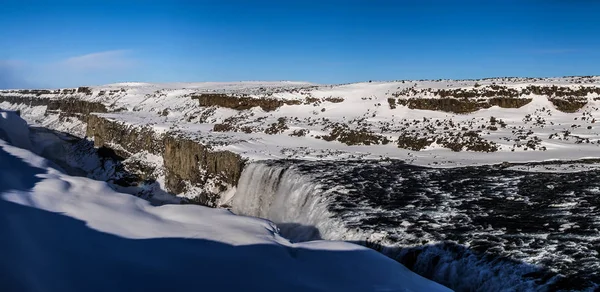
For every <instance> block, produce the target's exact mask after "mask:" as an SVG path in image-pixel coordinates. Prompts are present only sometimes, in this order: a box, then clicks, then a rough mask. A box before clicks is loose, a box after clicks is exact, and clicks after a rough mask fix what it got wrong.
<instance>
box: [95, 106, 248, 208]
mask: <svg viewBox="0 0 600 292" xmlns="http://www.w3.org/2000/svg"><path fill="white" fill-rule="evenodd" d="M87 135H88V136H90V137H94V145H95V146H96V147H99V148H100V147H107V148H111V149H113V150H114V151H115V152H116V153H117V154H118V155H119V156H121V157H129V156H131V155H132V154H135V153H137V152H139V151H148V152H149V153H152V154H155V155H162V157H163V163H164V167H165V184H166V185H165V186H166V188H167V190H168V191H169V192H172V193H175V194H180V193H184V192H187V191H189V187H199V188H203V189H204V191H203V192H202V193H200V194H198V197H197V198H195V199H194V202H196V203H199V204H202V205H207V206H216V204H217V200H218V198H219V197H218V193H220V192H223V191H225V190H226V189H227V187H228V186H235V185H237V182H238V180H239V178H240V175H241V172H242V170H243V168H244V164H245V160H244V159H243V158H242V157H241V156H240V155H237V154H235V153H233V152H229V151H214V150H212V149H211V148H210V147H206V146H205V145H202V144H201V143H199V142H196V141H193V140H189V139H187V138H182V137H178V136H176V135H175V134H171V133H166V134H163V135H157V134H156V133H155V132H153V131H152V130H151V129H150V128H144V127H136V126H131V125H127V124H124V123H120V122H117V121H113V120H111V119H109V118H106V117H102V116H101V115H94V114H92V115H89V118H88V127H87ZM207 184H212V190H210V191H208V190H206V188H204V186H206V185H207Z"/></svg>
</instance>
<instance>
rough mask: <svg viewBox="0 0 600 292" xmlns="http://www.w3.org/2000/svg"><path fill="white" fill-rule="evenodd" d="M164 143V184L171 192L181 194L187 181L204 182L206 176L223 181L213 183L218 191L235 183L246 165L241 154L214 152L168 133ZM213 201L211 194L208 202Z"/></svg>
mask: <svg viewBox="0 0 600 292" xmlns="http://www.w3.org/2000/svg"><path fill="white" fill-rule="evenodd" d="M163 142H164V148H165V150H164V153H163V159H164V165H165V170H166V186H167V188H168V189H169V190H170V191H172V192H174V193H180V192H183V191H185V189H186V187H187V186H186V182H189V183H191V184H192V185H194V184H200V185H203V184H206V183H207V182H208V180H209V179H217V181H219V182H222V183H223V184H221V185H219V186H216V187H217V188H219V190H220V191H224V190H225V189H226V185H225V184H229V185H233V186H235V185H237V182H238V180H239V178H240V175H241V173H242V170H243V168H244V164H245V160H244V159H243V158H242V157H241V156H240V155H238V154H235V153H233V152H229V151H213V150H211V149H210V148H209V147H206V146H204V145H202V144H200V143H198V142H195V141H192V140H189V139H186V138H178V137H175V136H171V135H167V137H166V138H165V139H164V140H163ZM214 200H215V198H214V197H212V198H209V202H207V203H208V205H213V204H214V203H215V201H214Z"/></svg>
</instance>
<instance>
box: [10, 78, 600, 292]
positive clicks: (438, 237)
mask: <svg viewBox="0 0 600 292" xmlns="http://www.w3.org/2000/svg"><path fill="white" fill-rule="evenodd" d="M0 108H2V109H6V110H13V111H18V112H19V114H20V116H21V117H22V118H23V119H25V120H26V121H27V123H28V124H29V126H30V128H29V131H30V132H31V133H32V134H31V135H30V140H31V141H29V142H28V141H20V142H19V141H17V140H15V141H14V142H11V143H13V144H14V145H16V146H19V145H17V144H20V145H21V146H19V147H24V148H27V149H31V150H32V151H33V152H35V153H37V154H38V155H40V156H42V157H44V158H45V159H47V160H48V161H52V163H54V164H55V165H56V167H58V168H61V169H62V170H64V172H65V173H68V174H69V175H72V176H73V177H76V178H77V179H83V178H82V176H85V177H87V178H91V179H94V180H96V181H104V182H107V183H108V184H107V185H108V186H110V187H111V189H112V190H114V191H112V192H118V193H128V194H131V195H135V196H137V197H139V198H142V199H145V200H147V201H149V204H150V205H152V206H160V207H152V206H150V205H144V206H147V208H149V210H160V208H175V206H173V205H172V203H190V202H192V203H198V204H202V205H206V206H210V207H218V208H226V209H229V210H231V211H233V212H234V213H236V214H238V215H246V216H254V217H260V218H263V219H267V220H270V221H257V222H274V224H276V226H277V228H275V227H273V230H275V229H278V230H279V231H280V232H281V234H282V235H283V236H284V237H285V238H287V239H289V240H291V241H292V242H294V243H293V244H292V243H289V242H288V244H292V245H295V244H312V243H309V242H312V241H313V240H322V239H325V240H334V241H335V240H342V241H346V242H354V243H358V244H360V245H363V246H367V247H370V248H372V249H376V250H378V251H380V252H381V253H382V254H384V255H386V256H388V257H389V258H391V259H394V260H396V261H397V262H400V263H403V264H404V265H405V266H406V267H408V268H409V269H410V270H412V271H414V272H416V273H418V274H420V275H421V276H424V277H426V278H429V279H432V280H434V281H436V282H438V283H442V284H444V285H446V286H447V287H450V288H452V289H454V290H455V291H572V290H575V291H581V290H584V291H593V290H594V289H598V287H599V285H600V273H598V272H597V271H598V270H600V220H599V219H598V218H600V213H599V212H600V197H599V196H598V193H599V191H598V190H599V189H600V183H598V179H597V178H598V174H599V173H598V167H599V166H600V131H598V125H600V77H595V76H586V77H562V78H492V79H482V80H435V81H407V80H404V81H393V82H375V81H373V82H364V83H354V84H343V85H318V84H310V83H303V82H230V83H216V82H211V83H169V84H150V83H138V82H135V83H119V84H110V85H104V86H90V87H79V88H75V89H51V90H4V91H0ZM597 121H598V123H597ZM27 143H31V145H28V144H27ZM22 145H25V146H22ZM5 146H6V147H12V148H11V149H16V148H14V147H13V146H10V145H8V144H6V145H5ZM3 147H4V146H3ZM28 147H29V148H28ZM7 149H8V148H7ZM40 159H41V158H40ZM134 199H135V200H138V199H137V198H134V197H131V199H129V200H134ZM52 200H54V198H53V199H52ZM135 202H143V201H135ZM144 204H147V203H144ZM113 207H114V208H116V209H118V210H119V211H114V210H113V211H111V212H121V211H120V210H123V212H125V213H129V212H134V213H135V212H139V211H131V210H126V209H127V208H123V209H119V208H118V207H115V205H110V208H113ZM179 207H182V208H183V209H181V210H188V209H185V208H189V210H192V209H193V210H197V211H194V212H198V214H199V215H197V216H204V215H202V214H203V212H204V213H206V214H208V213H207V212H221V211H223V210H212V209H204V208H201V207H196V206H179V205H178V206H177V208H179ZM44 208H45V207H44ZM107 208H108V209H109V207H107ZM145 208H146V207H145ZM194 208H196V209H194ZM47 210H50V211H58V212H62V211H60V210H54V209H47ZM136 210H137V209H136ZM173 210H174V211H173V212H174V213H176V212H180V211H175V209H173ZM177 210H179V209H177ZM107 212H108V211H107ZM181 212H184V211H181ZM185 212H186V213H185V214H188V213H187V212H188V211H185ZM189 212H191V211H189ZM223 212H225V211H223ZM91 213H93V212H90V214H91ZM211 214H212V213H211ZM216 214H221V213H216ZM67 215H69V214H67ZM120 216H129V215H120ZM194 216H196V215H194ZM206 216H209V217H210V216H213V215H206ZM227 216H233V217H236V216H234V215H229V214H228V215H227ZM74 217H76V218H79V217H77V216H74ZM100 217H101V216H100ZM159 217H160V216H159ZM203 218H204V217H203ZM236 218H237V217H236ZM241 218H244V220H245V219H248V218H247V217H241ZM79 219H81V220H84V221H86V220H87V219H85V218H84V219H82V218H79ZM106 220H107V221H106V222H113V221H108V219H106ZM161 220H163V219H161ZM206 220H207V219H205V221H206ZM232 220H242V219H232ZM257 220H258V219H257ZM159 221H160V220H159ZM127 222H132V220H127ZM135 222H137V221H135ZM210 222H211V223H210V224H213V225H214V226H220V224H221V223H220V222H218V220H217V221H215V222H214V223H213V222H212V221H210ZM106 224H110V223H106ZM113 224H117V226H119V228H125V229H129V227H128V226H127V225H124V224H121V223H120V222H119V223H114V222H113ZM157 224H158V223H157ZM264 224H267V223H264ZM88 225H90V226H92V225H93V224H88ZM160 226H162V225H160ZM211 226H212V225H211ZM115 228H117V227H115ZM157 228H159V227H157ZM165 228H166V229H169V228H170V227H165ZM159 229H162V227H160V228H159ZM100 230H102V231H106V230H103V229H100ZM202 230H204V229H202ZM165 232H166V231H165ZM169 232H171V231H169ZM173 232H175V231H173ZM200 232H203V231H200ZM119 235H122V234H119ZM182 236H183V237H185V236H186V235H185V234H184V235H182ZM271 236H275V237H277V238H279V235H278V233H276V234H275V235H273V234H271ZM157 237H161V235H157ZM212 239H214V238H212ZM278 240H279V239H278ZM281 240H283V241H285V240H284V239H281ZM277 242H278V243H279V241H277ZM327 244H329V243H327ZM349 287H350V286H349ZM357 288H358V286H357ZM334 290H335V289H334ZM338 290H339V289H338ZM342 290H343V289H342ZM363 291H369V289H367V290H363Z"/></svg>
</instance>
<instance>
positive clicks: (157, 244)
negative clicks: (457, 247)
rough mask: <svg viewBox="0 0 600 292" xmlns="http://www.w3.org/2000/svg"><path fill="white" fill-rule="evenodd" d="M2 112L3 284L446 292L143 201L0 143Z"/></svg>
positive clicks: (272, 235) (367, 257) (330, 246)
mask: <svg viewBox="0 0 600 292" xmlns="http://www.w3.org/2000/svg"><path fill="white" fill-rule="evenodd" d="M13 124H22V121H19V119H18V117H16V116H15V115H14V113H9V112H2V114H1V115H0V125H1V126H2V130H3V132H4V134H3V136H2V139H3V140H0V172H1V175H0V198H1V199H0V234H2V237H1V239H0V258H2V261H0V282H1V283H2V287H3V291H157V290H159V291H165V290H169V291H185V290H192V289H193V290H202V291H447V289H445V288H444V287H442V286H440V285H438V284H436V283H434V282H431V281H428V280H425V279H424V278H422V277H420V276H418V275H416V274H414V273H412V272H410V271H409V270H408V269H406V268H405V267H404V266H402V265H400V264H398V263H397V262H395V261H393V260H391V259H388V258H386V257H384V256H383V255H381V254H378V253H376V252H375V251H372V250H369V249H366V248H363V247H360V246H357V245H353V244H349V243H344V242H331V241H315V242H306V243H301V244H292V243H290V242H289V241H288V240H286V239H285V238H283V237H281V236H280V235H279V234H278V230H277V228H276V226H275V225H274V224H273V223H271V222H269V221H266V220H262V219H257V218H251V217H243V216H237V215H233V214H232V213H230V212H229V211H226V210H218V209H210V208H205V207H201V206H193V205H165V206H161V207H154V206H151V205H150V204H149V203H148V202H146V201H143V200H141V199H139V198H136V197H133V196H129V195H126V194H122V193H117V192H115V191H114V190H112V189H111V188H109V187H108V186H107V184H106V183H104V182H99V181H94V180H90V179H88V178H83V177H73V176H69V175H66V174H64V173H62V172H61V171H59V170H58V169H56V168H54V167H53V166H52V165H53V164H52V163H51V162H49V161H47V160H45V159H43V158H41V157H39V156H37V155H35V154H33V153H32V152H31V151H29V150H27V149H22V148H17V147H15V146H13V145H10V144H9V143H8V142H7V141H19V139H20V140H23V139H25V137H27V135H28V134H29V133H28V132H27V131H26V129H21V130H24V131H18V132H16V131H10V128H11V127H12V125H13Z"/></svg>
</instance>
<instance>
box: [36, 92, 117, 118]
mask: <svg viewBox="0 0 600 292" xmlns="http://www.w3.org/2000/svg"><path fill="white" fill-rule="evenodd" d="M46 111H60V112H61V113H63V114H66V115H68V116H76V117H79V118H80V119H82V120H83V121H84V122H85V121H87V117H88V116H89V114H90V113H106V112H108V110H107V109H106V106H104V105H103V104H101V103H99V102H91V101H85V100H81V99H76V98H66V99H59V100H56V99H51V100H49V101H48V104H47V108H46Z"/></svg>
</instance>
